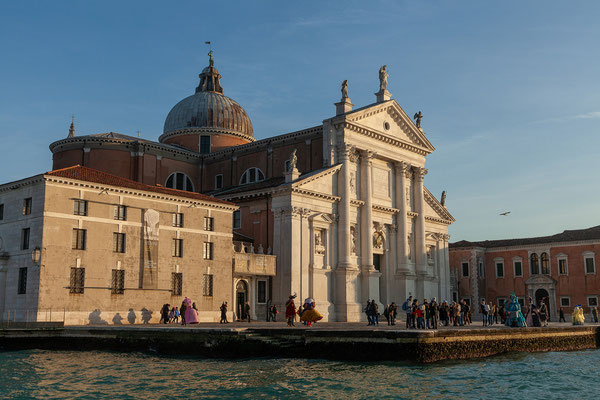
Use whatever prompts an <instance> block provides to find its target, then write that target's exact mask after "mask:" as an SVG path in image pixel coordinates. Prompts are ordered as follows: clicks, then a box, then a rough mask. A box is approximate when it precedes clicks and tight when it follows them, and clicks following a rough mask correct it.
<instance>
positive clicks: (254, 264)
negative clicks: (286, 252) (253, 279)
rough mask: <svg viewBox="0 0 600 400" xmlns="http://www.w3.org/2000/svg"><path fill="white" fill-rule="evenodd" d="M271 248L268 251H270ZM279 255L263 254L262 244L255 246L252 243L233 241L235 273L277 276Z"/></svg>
mask: <svg viewBox="0 0 600 400" xmlns="http://www.w3.org/2000/svg"><path fill="white" fill-rule="evenodd" d="M270 252H271V251H270V249H268V250H267V253H270ZM276 260H277V257H276V256H274V255H271V254H263V248H262V246H259V247H258V248H254V246H253V245H252V244H251V243H246V242H234V243H233V273H234V274H240V275H261V276H275V273H276Z"/></svg>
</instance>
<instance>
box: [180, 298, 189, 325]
mask: <svg viewBox="0 0 600 400" xmlns="http://www.w3.org/2000/svg"><path fill="white" fill-rule="evenodd" d="M186 311H187V303H186V302H185V299H184V300H183V302H182V303H181V307H179V312H180V314H181V325H187V324H186V322H185V312H186Z"/></svg>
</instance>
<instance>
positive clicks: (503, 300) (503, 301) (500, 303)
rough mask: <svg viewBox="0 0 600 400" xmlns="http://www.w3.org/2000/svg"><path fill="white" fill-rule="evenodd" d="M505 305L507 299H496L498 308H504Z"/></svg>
mask: <svg viewBox="0 0 600 400" xmlns="http://www.w3.org/2000/svg"><path fill="white" fill-rule="evenodd" d="M504 303H506V299H505V298H504V297H498V298H497V299H496V304H498V307H502V306H503V305H504Z"/></svg>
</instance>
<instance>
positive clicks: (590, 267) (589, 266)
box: [585, 257, 596, 274]
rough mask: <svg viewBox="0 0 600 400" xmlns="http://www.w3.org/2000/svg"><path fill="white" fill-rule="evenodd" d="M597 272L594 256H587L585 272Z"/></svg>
mask: <svg viewBox="0 0 600 400" xmlns="http://www.w3.org/2000/svg"><path fill="white" fill-rule="evenodd" d="M595 272H596V266H595V265H594V257H586V258H585V273H586V274H593V273H595Z"/></svg>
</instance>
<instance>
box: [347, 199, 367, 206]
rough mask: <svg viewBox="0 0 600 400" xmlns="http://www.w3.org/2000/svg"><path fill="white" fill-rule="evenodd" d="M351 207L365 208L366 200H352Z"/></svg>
mask: <svg viewBox="0 0 600 400" xmlns="http://www.w3.org/2000/svg"><path fill="white" fill-rule="evenodd" d="M350 205H352V206H354V207H360V206H364V205H365V201H364V200H358V199H351V200H350Z"/></svg>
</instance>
